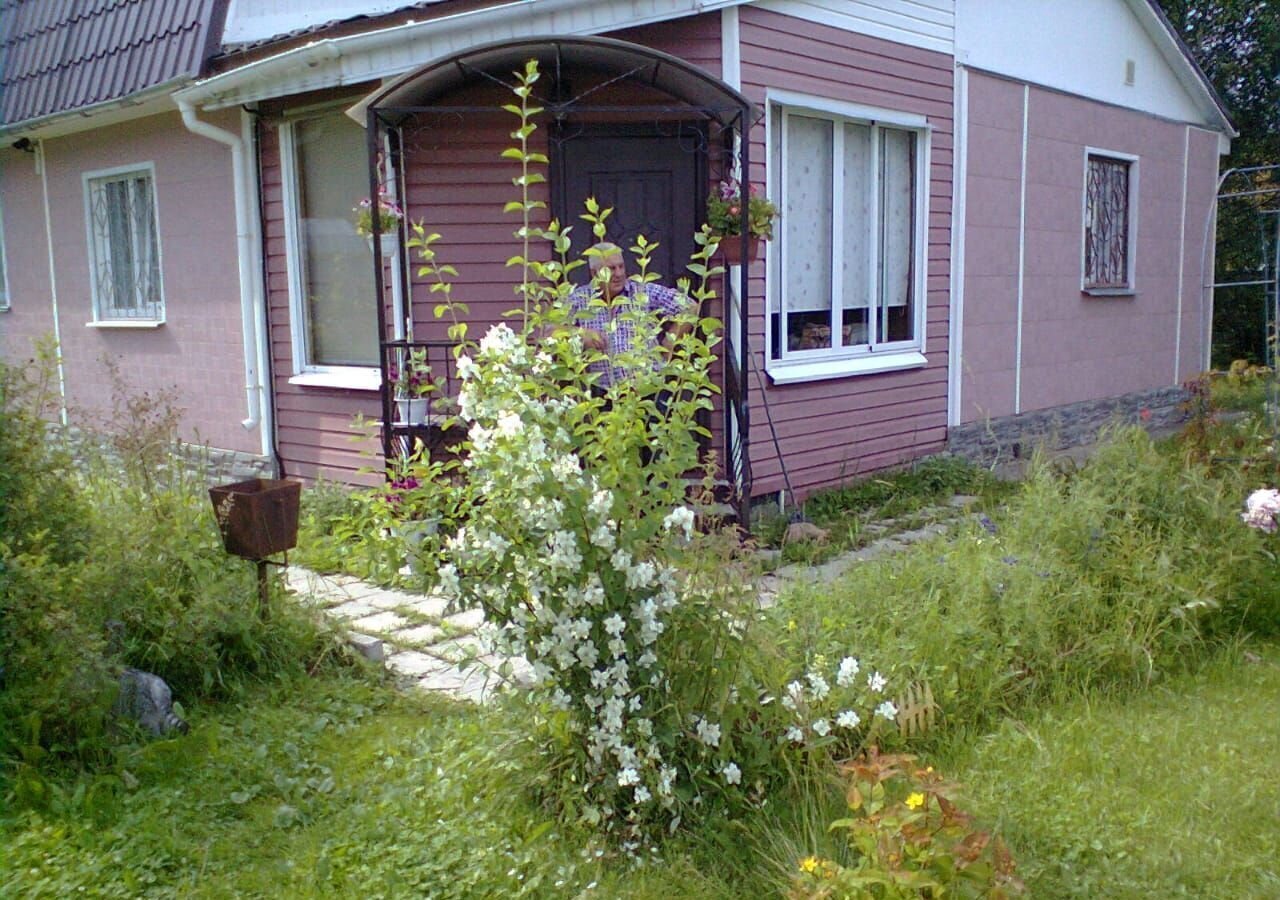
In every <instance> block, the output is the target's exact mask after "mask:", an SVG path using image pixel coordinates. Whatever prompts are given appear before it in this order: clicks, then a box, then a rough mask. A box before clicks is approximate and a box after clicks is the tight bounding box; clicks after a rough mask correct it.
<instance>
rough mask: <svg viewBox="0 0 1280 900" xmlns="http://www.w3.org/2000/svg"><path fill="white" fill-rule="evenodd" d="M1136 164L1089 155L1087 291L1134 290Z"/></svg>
mask: <svg viewBox="0 0 1280 900" xmlns="http://www.w3.org/2000/svg"><path fill="white" fill-rule="evenodd" d="M1136 175H1137V163H1136V160H1133V159H1129V158H1122V157H1116V156H1109V155H1104V154H1101V153H1092V152H1091V153H1089V154H1088V164H1087V166H1086V172H1085V209H1084V289H1085V290H1086V291H1100V292H1112V291H1123V292H1128V291H1132V290H1133V247H1134V243H1133V238H1134V234H1133V232H1134V227H1133V226H1134V222H1133V205H1134V204H1133V198H1134V196H1135V193H1134V187H1135V184H1134V182H1135V181H1136Z"/></svg>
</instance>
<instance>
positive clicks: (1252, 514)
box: [1240, 488, 1280, 534]
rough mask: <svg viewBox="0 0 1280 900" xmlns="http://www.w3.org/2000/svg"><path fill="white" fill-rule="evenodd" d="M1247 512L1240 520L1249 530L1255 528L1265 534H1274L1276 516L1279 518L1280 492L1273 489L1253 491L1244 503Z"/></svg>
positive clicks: (1242, 514)
mask: <svg viewBox="0 0 1280 900" xmlns="http://www.w3.org/2000/svg"><path fill="white" fill-rule="evenodd" d="M1245 508H1246V509H1247V510H1248V511H1247V512H1243V513H1241V514H1240V518H1241V519H1242V520H1243V521H1244V523H1245V524H1246V525H1248V526H1249V527H1250V528H1257V529H1260V530H1261V531H1265V532H1266V533H1267V534H1274V533H1275V532H1276V529H1277V522H1276V518H1277V516H1280V491H1277V490H1275V489H1274V488H1262V489H1260V490H1256V491H1254V492H1253V493H1252V494H1250V495H1249V499H1248V500H1246V501H1245Z"/></svg>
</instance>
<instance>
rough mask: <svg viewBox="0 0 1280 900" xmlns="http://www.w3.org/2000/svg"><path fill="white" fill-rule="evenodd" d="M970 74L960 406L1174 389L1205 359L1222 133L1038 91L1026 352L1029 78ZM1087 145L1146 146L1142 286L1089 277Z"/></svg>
mask: <svg viewBox="0 0 1280 900" xmlns="http://www.w3.org/2000/svg"><path fill="white" fill-rule="evenodd" d="M968 80H969V98H968V108H969V124H968V129H969V145H968V159H969V175H968V181H967V185H966V210H965V227H966V232H965V285H964V295H965V299H964V335H963V348H964V350H963V359H962V360H961V377H962V381H961V420H962V421H964V422H972V421H980V420H982V419H984V418H987V417H991V418H995V417H999V416H1005V415H1010V414H1013V413H1015V412H1027V411H1031V410H1036V409H1044V408H1047V407H1051V406H1058V405H1062V404H1066V403H1073V402H1077V401H1081V400H1088V399H1093V398H1101V397H1111V396H1117V395H1120V394H1125V393H1132V392H1137V391H1143V390H1148V389H1153V388H1158V387H1164V386H1168V385H1171V384H1177V383H1180V382H1181V381H1183V380H1185V379H1186V378H1187V377H1189V376H1190V375H1192V374H1194V373H1195V372H1197V371H1199V369H1200V368H1201V364H1202V355H1203V348H1204V340H1203V326H1202V324H1201V314H1200V311H1201V302H1202V297H1201V294H1202V292H1201V289H1200V285H1201V277H1202V275H1201V271H1202V270H1201V260H1202V258H1203V255H1204V221H1205V216H1206V214H1207V212H1208V210H1209V208H1210V204H1211V203H1212V198H1213V192H1214V177H1215V173H1216V171H1217V136H1216V135H1215V134H1213V133H1211V132H1207V131H1204V130H1201V129H1197V128H1193V127H1191V126H1187V125H1183V124H1179V123H1174V122H1168V121H1165V120H1162V119H1158V118H1156V117H1154V116H1150V115H1146V114H1143V113H1139V112H1135V111H1132V110H1126V109H1121V108H1118V107H1113V106H1107V105H1105V104H1101V103H1097V102H1094V101H1090V100H1086V99H1083V98H1080V97H1075V96H1071V95H1067V94H1061V93H1058V92H1055V91H1050V90H1046V89H1042V88H1037V87H1030V88H1028V89H1027V100H1028V106H1027V134H1026V184H1025V192H1026V205H1025V226H1024V229H1023V233H1022V246H1021V249H1022V257H1023V258H1022V326H1021V340H1022V346H1021V360H1020V366H1019V360H1018V353H1017V347H1018V287H1019V212H1020V194H1021V190H1022V187H1023V185H1022V181H1021V164H1022V139H1023V134H1022V123H1023V95H1024V86H1023V85H1022V84H1020V83H1018V82H1014V81H1008V80H1004V79H1000V78H997V77H994V76H989V75H985V74H982V73H978V72H971V73H970V74H969V79H968ZM1086 147H1089V148H1093V149H1095V150H1107V151H1114V152H1118V153H1123V154H1130V155H1134V156H1137V157H1138V198H1137V226H1136V249H1135V260H1134V261H1135V265H1136V269H1135V293H1134V294H1132V295H1125V296H1119V297H1097V296H1090V295H1087V294H1085V293H1083V292H1082V291H1081V273H1082V267H1083V262H1082V249H1081V248H1082V240H1083V192H1084V172H1085V155H1086ZM1184 155H1185V158H1184ZM1184 166H1185V171H1186V172H1187V173H1188V174H1187V178H1186V179H1185V184H1184V178H1183V172H1184ZM1184 191H1185V194H1184ZM1184 196H1185V218H1184V212H1183V209H1184ZM1180 229H1181V230H1180ZM1211 260H1212V257H1211V256H1210V262H1209V265H1210V267H1211V266H1212V261H1211ZM1210 270H1211V268H1210ZM1180 271H1181V278H1180V276H1179V272H1180ZM1179 287H1181V294H1179ZM1179 296H1180V297H1181V328H1180V330H1179ZM1019 371H1020V375H1021V385H1020V397H1019V399H1020V403H1018V404H1017V405H1016V406H1015V384H1016V381H1017V376H1018V374H1019Z"/></svg>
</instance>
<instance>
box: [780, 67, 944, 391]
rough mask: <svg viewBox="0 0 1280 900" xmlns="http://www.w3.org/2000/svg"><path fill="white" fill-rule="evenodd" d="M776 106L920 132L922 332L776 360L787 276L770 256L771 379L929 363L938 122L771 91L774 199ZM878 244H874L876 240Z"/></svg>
mask: <svg viewBox="0 0 1280 900" xmlns="http://www.w3.org/2000/svg"><path fill="white" fill-rule="evenodd" d="M775 105H777V106H781V107H783V108H784V113H797V112H798V113H805V112H809V113H813V114H815V115H817V116H821V117H823V118H826V119H835V120H837V121H839V120H852V121H853V122H855V123H857V124H862V125H885V126H889V127H893V128H900V129H905V130H908V131H914V132H916V135H917V140H918V152H917V154H916V172H915V183H916V198H915V204H916V208H915V214H916V222H915V231H914V234H913V235H912V240H913V243H914V246H915V248H916V249H915V253H916V256H917V260H916V261H917V262H918V263H919V264H918V265H917V266H916V267H915V280H914V283H913V284H912V295H913V297H914V301H913V302H914V303H915V310H914V318H915V322H916V323H917V325H916V328H917V334H916V337H915V338H914V339H913V340H911V341H901V342H895V343H893V344H889V345H881V347H880V348H879V349H876V350H871V349H867V348H862V349H857V350H850V349H849V348H844V347H841V348H838V349H827V350H812V351H790V352H789V353H787V354H786V357H784V358H783V359H773V357H772V353H771V352H770V348H772V346H773V311H772V302H773V301H772V298H773V292H774V290H775V289H776V288H777V286H778V279H779V278H780V277H781V273H780V272H777V271H775V269H776V265H775V263H774V254H772V253H769V254H766V258H765V316H764V329H765V343H764V346H765V371H766V372H768V373H769V378H770V380H771V381H773V382H774V383H775V384H795V383H799V382H805V381H820V380H824V379H830V378H843V377H847V376H852V375H871V374H875V373H878V372H892V371H899V370H902V369H914V368H919V367H921V366H924V365H925V364H926V362H927V361H928V360H927V359H926V357H925V355H924V348H925V346H926V344H925V339H926V334H925V324H926V318H927V308H928V297H927V294H926V290H927V286H928V283H929V282H928V277H929V273H928V265H929V184H930V170H931V161H932V156H933V140H932V139H933V126H932V125H930V124H929V120H928V118H926V117H925V116H922V115H919V114H916V113H908V112H902V111H900V110H890V109H880V108H877V107H871V106H864V105H862V104H858V103H849V102H846V101H843V100H833V99H830V98H827V97H817V96H813V95H810V94H801V93H796V92H794V91H786V90H774V89H769V90H767V91H766V92H765V111H766V112H765V117H764V118H765V138H764V146H765V148H766V151H765V154H766V155H765V173H766V183H767V185H768V188H767V191H768V195H769V196H772V197H777V196H780V192H779V191H778V185H777V182H778V178H779V176H780V173H781V160H776V159H774V158H773V134H772V128H773V115H772V113H771V110H772V108H773V106H775ZM784 137H785V135H784ZM878 143H879V142H878V141H872V152H873V153H877V152H878ZM833 158H834V157H833ZM833 184H834V188H833V189H834V191H835V192H836V194H837V196H836V198H835V200H836V201H838V200H839V196H838V195H839V193H840V190H841V187H840V186H839V184H838V183H834V182H833ZM833 208H838V206H836V204H835V203H833ZM872 209H873V216H875V217H878V215H879V196H878V192H873V194H872ZM785 234H786V232H785V230H784V231H782V233H781V235H780V236H779V237H778V240H779V241H780V242H782V244H781V246H780V247H779V251H780V252H779V254H778V255H779V256H785V255H786V244H785V240H786V238H785ZM872 243H873V246H874V245H875V242H872ZM836 255H838V254H834V253H833V256H836ZM878 274H879V273H878V267H877V266H872V267H871V270H870V272H869V273H868V278H869V279H871V280H872V285H871V288H872V290H871V294H870V296H871V297H872V298H874V297H876V296H878V285H876V284H875V281H876V279H877V278H878ZM835 284H836V282H835V281H833V282H832V285H833V291H834V285H835Z"/></svg>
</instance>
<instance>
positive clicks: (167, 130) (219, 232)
mask: <svg viewBox="0 0 1280 900" xmlns="http://www.w3.org/2000/svg"><path fill="white" fill-rule="evenodd" d="M211 121H212V122H213V123H214V124H216V125H218V126H220V127H224V128H238V127H239V118H238V115H237V114H235V113H222V114H219V115H216V116H212V117H211ZM45 163H46V174H47V179H48V187H49V204H50V215H51V226H52V232H53V236H54V241H55V253H54V261H55V267H56V269H55V271H56V281H57V298H58V313H59V323H58V324H59V328H60V331H61V337H62V354H63V359H64V371H65V374H66V384H67V392H68V397H67V399H68V405H69V407H70V409H71V411H72V418H73V420H78V421H88V422H90V423H92V422H95V421H101V420H103V419H104V418H106V419H108V421H109V416H108V415H107V414H108V413H109V412H110V404H111V396H110V394H111V391H110V381H109V380H108V378H107V376H106V371H105V369H104V367H103V364H102V360H103V359H104V357H109V358H110V359H112V360H114V361H115V362H116V363H117V364H118V365H119V368H120V371H121V373H122V374H123V375H124V376H125V379H126V380H127V381H128V383H129V384H131V385H134V386H136V388H137V389H139V390H148V391H152V390H156V389H162V388H168V387H172V388H173V389H174V390H175V400H176V403H177V405H178V406H179V407H183V408H185V410H186V415H185V416H184V418H183V422H182V434H183V437H184V438H185V439H187V440H199V441H201V442H207V443H208V444H209V445H210V446H212V447H215V448H219V449H226V450H238V451H242V452H248V453H256V452H259V451H260V449H261V447H260V443H259V441H258V437H257V434H256V433H253V432H247V431H245V430H244V429H243V428H241V427H240V426H239V422H240V421H241V420H242V419H244V417H245V414H246V406H245V399H244V397H245V390H244V359H243V355H242V352H241V335H242V332H241V324H240V294H239V281H238V278H237V270H236V266H235V263H234V260H235V258H236V246H235V213H234V208H233V203H234V201H233V197H234V193H233V191H232V185H231V158H230V154H229V153H228V152H227V149H226V148H225V147H224V146H222V145H221V144H217V143H214V142H213V141H209V140H206V139H205V138H201V137H197V136H195V135H193V134H191V133H190V132H188V131H187V130H186V129H185V128H183V127H182V123H181V121H180V119H179V117H178V116H177V114H168V115H163V116H153V117H149V118H146V119H141V120H138V121H135V122H132V123H129V124H128V125H118V126H112V127H108V128H102V129H99V130H98V131H96V132H95V133H94V136H93V140H91V141H86V140H84V139H83V137H81V136H68V137H65V138H57V139H52V140H49V141H46V142H45ZM144 163H152V164H154V172H155V199H156V204H157V217H158V223H159V228H160V231H159V238H160V241H159V243H160V257H161V265H162V268H161V272H162V276H161V277H162V281H163V288H164V303H165V319H166V321H165V323H164V324H163V325H161V326H160V327H158V328H145V329H112V328H87V327H85V326H86V323H88V322H91V321H93V308H92V299H91V298H92V293H91V287H90V282H89V278H90V267H89V255H88V248H87V240H88V237H87V233H86V226H85V199H84V183H83V178H82V176H83V174H84V173H86V172H92V171H97V170H101V169H107V168H113V167H117V166H132V165H141V164H144ZM0 171H2V172H3V175H2V176H0V177H2V178H3V182H2V183H0V190H2V191H3V193H4V197H5V213H6V215H5V249H6V251H7V254H8V260H7V261H8V264H9V266H8V268H9V279H10V285H11V287H12V289H13V298H12V300H13V309H12V310H11V311H10V312H8V313H0V337H2V340H0V352H3V355H4V356H5V358H6V359H22V358H25V357H27V356H29V355H30V353H31V344H32V341H33V340H35V339H36V338H39V337H41V336H43V335H47V334H49V333H51V331H52V328H53V318H52V311H51V310H52V298H51V293H52V289H51V285H50V278H49V253H48V247H47V244H46V241H45V228H44V201H43V197H42V190H41V179H40V176H39V175H38V174H36V171H35V166H34V157H33V156H32V155H30V154H25V153H17V152H15V151H9V152H6V154H5V156H4V158H3V161H2V165H0ZM19 204H21V205H20V206H19ZM18 209H22V210H23V211H24V213H25V215H23V216H21V217H20V216H18V215H17V214H16V213H17V210H18ZM18 223H21V224H22V227H21V228H18V227H16V226H17V225H18ZM228 261H231V262H230V264H228ZM111 424H113V425H119V426H127V423H111Z"/></svg>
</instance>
